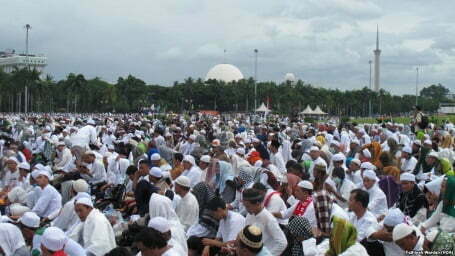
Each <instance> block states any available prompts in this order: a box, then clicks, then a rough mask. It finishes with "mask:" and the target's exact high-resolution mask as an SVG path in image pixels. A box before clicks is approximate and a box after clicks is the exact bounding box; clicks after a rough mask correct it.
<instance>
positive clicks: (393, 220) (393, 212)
mask: <svg viewBox="0 0 455 256" xmlns="http://www.w3.org/2000/svg"><path fill="white" fill-rule="evenodd" d="M405 218H406V216H405V215H404V214H403V212H402V211H401V210H400V209H398V208H393V209H390V210H389V212H388V213H387V216H385V218H384V225H387V226H389V227H395V226H396V225H398V224H400V223H403V222H404V221H405Z"/></svg>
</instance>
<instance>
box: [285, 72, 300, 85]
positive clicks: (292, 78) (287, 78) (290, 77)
mask: <svg viewBox="0 0 455 256" xmlns="http://www.w3.org/2000/svg"><path fill="white" fill-rule="evenodd" d="M284 81H285V82H291V83H295V82H296V81H297V79H296V78H295V75H294V74H293V73H287V74H286V75H284Z"/></svg>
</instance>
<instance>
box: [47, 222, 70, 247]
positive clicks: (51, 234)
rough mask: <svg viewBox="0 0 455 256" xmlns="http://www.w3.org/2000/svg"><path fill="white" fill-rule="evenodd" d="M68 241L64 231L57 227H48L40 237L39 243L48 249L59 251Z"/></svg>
mask: <svg viewBox="0 0 455 256" xmlns="http://www.w3.org/2000/svg"><path fill="white" fill-rule="evenodd" d="M67 242H68V238H67V237H66V235H65V233H64V232H63V231H62V230H61V229H59V228H57V227H48V228H46V230H45V231H44V233H43V235H42V237H41V244H42V245H43V246H44V247H46V248H47V249H49V250H50V251H53V252H56V251H61V250H63V248H64V247H65V245H66V243H67Z"/></svg>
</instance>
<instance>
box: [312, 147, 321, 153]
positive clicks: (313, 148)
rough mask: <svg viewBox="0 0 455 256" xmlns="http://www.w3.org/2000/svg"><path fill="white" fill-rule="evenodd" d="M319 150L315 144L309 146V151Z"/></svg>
mask: <svg viewBox="0 0 455 256" xmlns="http://www.w3.org/2000/svg"><path fill="white" fill-rule="evenodd" d="M319 150H320V149H319V148H318V147H316V146H312V147H311V148H310V152H311V151H319Z"/></svg>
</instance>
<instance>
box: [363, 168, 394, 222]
mask: <svg viewBox="0 0 455 256" xmlns="http://www.w3.org/2000/svg"><path fill="white" fill-rule="evenodd" d="M377 181H378V177H377V176H376V173H375V172H374V171H373V170H366V171H364V172H363V187H362V189H363V190H365V191H367V192H368V194H369V195H370V197H369V201H370V202H369V203H368V210H370V211H371V213H373V214H374V216H376V218H377V219H378V220H379V221H380V220H382V219H383V218H384V217H385V215H386V214H387V210H388V206H387V198H386V196H385V194H384V192H383V191H382V190H381V189H380V188H379V186H378V184H377V183H378V182H377Z"/></svg>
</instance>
